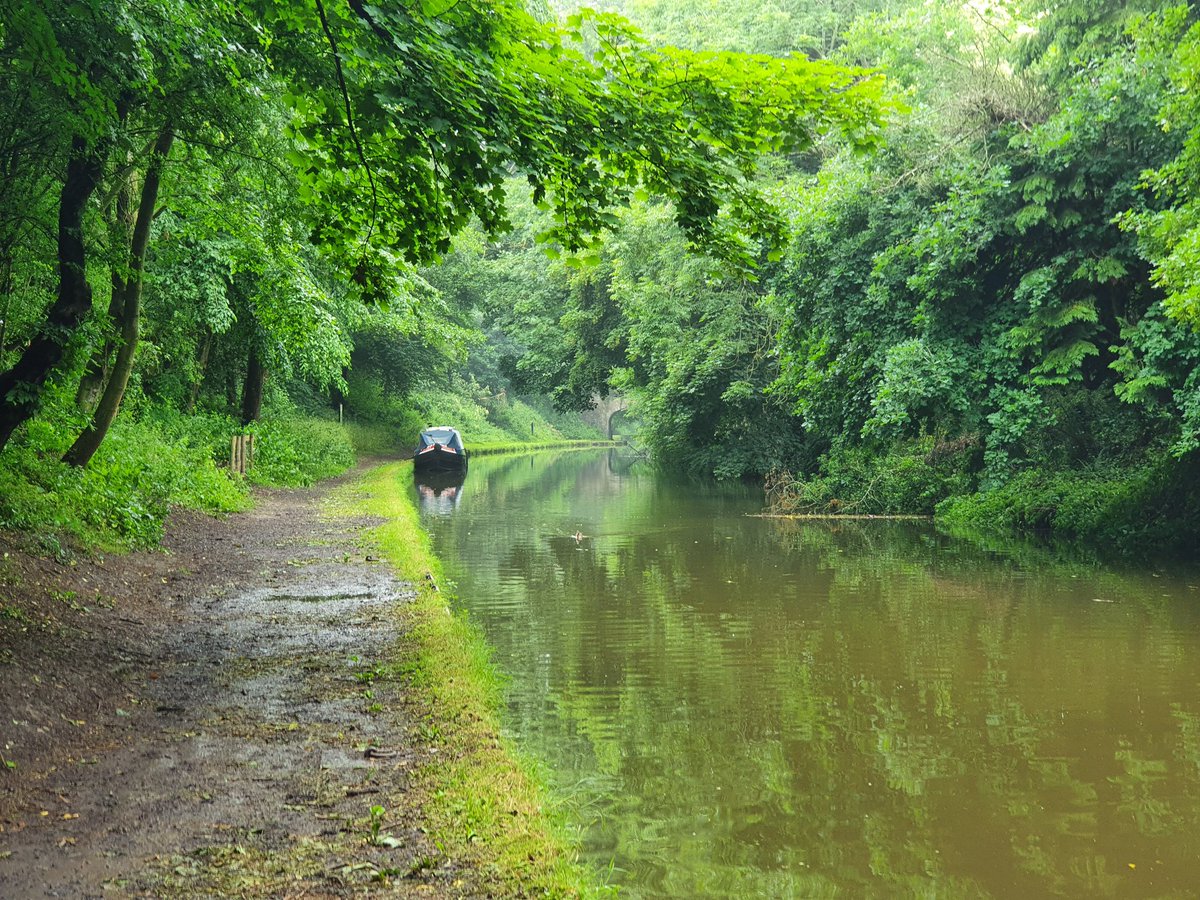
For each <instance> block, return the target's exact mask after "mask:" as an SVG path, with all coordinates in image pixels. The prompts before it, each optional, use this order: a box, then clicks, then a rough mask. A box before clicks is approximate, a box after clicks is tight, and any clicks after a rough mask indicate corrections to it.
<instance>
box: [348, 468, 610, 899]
mask: <svg viewBox="0 0 1200 900" xmlns="http://www.w3.org/2000/svg"><path fill="white" fill-rule="evenodd" d="M411 473H412V469H411V464H410V463H408V462H401V463H394V464H389V465H384V466H380V467H378V468H375V469H373V470H371V471H370V472H369V473H367V475H365V476H364V477H363V478H362V479H360V480H358V481H356V482H355V483H353V484H351V485H350V486H348V487H347V488H345V489H344V490H342V492H341V493H340V497H339V505H340V507H341V508H342V509H343V510H344V511H345V512H346V513H347V514H352V515H362V514H363V513H367V514H369V515H375V516H380V517H382V518H383V519H384V520H385V521H384V523H383V524H382V525H380V526H379V527H378V528H376V529H375V530H374V531H373V532H372V538H373V540H375V541H376V542H377V545H378V547H379V550H380V552H381V553H382V554H383V556H384V558H385V559H387V560H388V562H389V563H391V565H392V567H393V568H394V569H395V571H396V572H397V574H398V575H399V576H400V577H401V578H402V579H404V580H406V581H409V582H411V583H412V584H413V585H414V586H415V587H416V592H417V593H416V597H415V598H414V599H413V600H412V601H411V602H410V603H408V604H406V605H404V606H403V607H402V612H401V617H402V620H403V621H402V622H401V627H400V629H399V630H400V632H401V633H402V634H403V635H404V637H403V638H402V639H401V642H400V645H399V648H398V656H399V658H398V659H397V661H396V663H395V664H394V665H392V666H384V667H383V668H382V669H380V670H379V671H378V672H377V675H378V677H381V678H401V679H403V680H404V681H405V683H406V684H407V685H408V688H409V692H410V700H411V701H412V702H414V703H415V704H416V705H417V706H418V708H419V709H420V710H421V713H422V715H423V721H422V723H421V728H422V732H423V734H424V735H426V737H427V738H428V739H429V740H430V741H432V743H433V744H434V745H435V746H436V747H437V748H438V750H439V751H440V752H439V753H438V754H437V761H436V762H435V763H432V764H430V765H428V766H426V767H425V769H424V770H423V771H421V772H420V773H418V776H417V781H418V785H417V789H418V791H419V792H420V793H421V795H422V796H424V797H425V798H426V801H425V807H424V812H425V814H426V815H425V817H426V824H427V827H428V828H429V829H430V833H431V835H432V836H433V838H434V841H435V843H436V844H437V845H438V846H440V847H444V848H445V850H446V852H447V853H448V854H449V855H451V856H454V857H456V858H462V859H468V860H471V861H472V862H473V863H475V864H476V865H477V866H478V868H479V869H480V870H481V871H483V872H484V873H485V874H487V875H489V876H490V877H491V879H492V880H493V881H494V883H495V884H496V885H497V886H498V887H499V894H500V895H501V896H508V895H512V896H546V897H589V896H603V895H608V893H609V892H608V890H606V889H605V888H604V887H602V885H601V882H600V878H599V875H598V874H597V873H594V872H591V871H589V870H587V869H586V868H585V867H583V866H582V865H581V864H580V863H579V862H578V861H577V858H576V854H575V851H574V849H573V842H572V839H571V836H570V834H569V833H568V831H567V828H566V825H565V821H564V820H563V819H562V818H560V817H559V816H557V815H556V813H555V812H554V806H553V803H552V802H551V798H550V796H549V794H548V793H547V790H546V788H545V786H544V785H543V784H541V783H540V782H539V780H538V778H537V776H536V775H535V774H534V771H533V767H532V766H531V765H529V764H528V763H526V762H524V761H522V759H521V757H520V754H519V753H518V752H517V751H516V749H515V748H514V747H513V745H512V744H511V743H510V742H509V741H507V740H505V739H504V738H502V737H501V734H500V721H499V716H500V712H501V707H502V699H503V698H502V681H501V679H500V676H499V675H498V674H497V673H496V671H495V669H494V668H493V667H492V665H491V662H490V654H489V650H488V648H487V644H486V642H485V640H484V638H483V636H482V634H481V633H480V632H479V631H478V630H477V629H475V628H474V627H473V626H472V625H471V624H470V623H469V622H468V621H467V620H466V618H465V617H464V616H463V614H462V613H456V612H452V611H451V610H450V606H449V604H450V603H451V602H452V596H451V591H452V586H451V585H448V584H447V583H446V582H445V580H444V578H443V576H442V569H441V565H440V563H439V562H438V560H437V558H436V557H435V556H434V554H433V552H432V551H431V549H430V545H429V537H428V535H427V534H426V533H425V532H424V531H423V530H422V528H421V525H420V520H419V516H418V513H417V510H416V507H415V506H414V504H413V502H412V499H411V497H410V496H409V492H408V489H407V486H408V485H409V484H410V483H411V479H412V474H411Z"/></svg>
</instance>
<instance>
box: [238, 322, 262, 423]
mask: <svg viewBox="0 0 1200 900" xmlns="http://www.w3.org/2000/svg"><path fill="white" fill-rule="evenodd" d="M266 381H267V370H266V367H265V366H263V364H262V357H261V356H260V355H259V352H258V341H257V340H251V341H250V357H249V359H248V360H247V361H246V383H245V384H244V385H242V424H243V425H249V424H250V423H251V422H256V421H258V417H259V414H260V413H261V412H262V398H263V386H264V385H265V384H266Z"/></svg>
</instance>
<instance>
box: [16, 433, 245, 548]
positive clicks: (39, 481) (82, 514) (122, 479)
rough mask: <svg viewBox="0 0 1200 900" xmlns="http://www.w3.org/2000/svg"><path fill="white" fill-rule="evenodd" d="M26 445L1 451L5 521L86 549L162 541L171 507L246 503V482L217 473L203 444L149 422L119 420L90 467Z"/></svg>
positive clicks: (214, 508) (218, 508) (215, 508)
mask: <svg viewBox="0 0 1200 900" xmlns="http://www.w3.org/2000/svg"><path fill="white" fill-rule="evenodd" d="M52 449H53V452H51V453H45V454H43V453H40V452H39V451H38V450H37V449H36V448H34V447H32V446H30V445H29V444H28V443H25V444H20V445H15V444H10V445H9V447H8V448H6V450H5V452H4V454H3V455H0V527H5V528H12V529H20V530H23V531H28V532H32V533H36V534H40V535H42V536H43V537H45V538H47V539H50V538H54V539H56V538H55V536H56V535H67V534H69V535H71V536H73V537H74V538H75V539H76V540H78V541H79V542H80V543H82V544H83V545H84V546H86V547H99V548H104V549H120V548H126V547H148V546H152V545H154V544H156V543H158V542H159V541H160V540H161V539H162V528H163V522H164V520H165V519H166V516H167V513H168V512H169V511H170V508H171V506H172V505H180V506H187V507H190V508H193V509H201V510H205V511H207V512H214V513H217V512H231V511H234V510H238V509H243V508H245V507H246V505H247V504H248V502H249V500H248V494H247V492H246V489H245V487H244V486H243V485H241V484H240V483H239V482H237V481H235V480H233V479H231V478H229V476H228V475H226V474H225V473H223V472H220V471H218V470H217V469H216V468H215V467H214V466H213V465H212V463H211V461H210V459H209V456H208V453H207V451H206V450H204V449H198V448H195V447H189V446H187V445H186V444H184V443H179V442H176V441H173V440H171V439H170V438H169V437H168V436H167V435H165V434H164V433H163V432H162V431H160V430H158V429H157V428H155V427H154V426H153V425H152V424H149V423H118V424H116V425H114V426H113V428H112V430H111V431H110V432H109V435H108V437H107V439H106V440H105V442H104V444H103V445H102V446H101V448H100V450H99V451H98V452H97V453H96V455H95V456H94V457H93V458H92V461H91V463H90V464H89V465H88V466H87V467H86V468H84V469H78V468H75V467H74V466H68V465H65V464H63V463H62V462H60V461H59V452H60V451H59V449H58V448H57V447H55V448H52Z"/></svg>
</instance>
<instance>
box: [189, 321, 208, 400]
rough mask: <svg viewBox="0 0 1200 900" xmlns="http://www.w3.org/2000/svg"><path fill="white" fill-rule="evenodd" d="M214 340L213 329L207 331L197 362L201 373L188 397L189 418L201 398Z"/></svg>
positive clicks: (193, 383) (198, 374) (198, 373)
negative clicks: (201, 388)
mask: <svg viewBox="0 0 1200 900" xmlns="http://www.w3.org/2000/svg"><path fill="white" fill-rule="evenodd" d="M212 339H213V335H212V329H211V328H209V329H206V330H205V333H204V343H202V344H201V345H200V358H199V359H197V360H196V367H197V368H198V369H199V370H200V371H199V372H197V373H196V380H195V381H193V382H192V391H191V394H190V395H189V396H188V402H187V409H186V412H187V414H188V415H189V416H190V415H191V414H192V413H194V412H195V411H196V401H197V400H198V399H199V398H200V385H202V384H203V383H204V373H205V372H207V371H208V353H209V350H211V349H212Z"/></svg>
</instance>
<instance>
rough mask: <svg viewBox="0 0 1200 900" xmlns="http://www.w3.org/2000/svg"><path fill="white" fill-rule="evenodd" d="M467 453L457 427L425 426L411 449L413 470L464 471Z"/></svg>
mask: <svg viewBox="0 0 1200 900" xmlns="http://www.w3.org/2000/svg"><path fill="white" fill-rule="evenodd" d="M467 455H468V454H467V451H466V448H465V447H463V442H462V435H461V434H459V433H458V431H457V429H454V428H451V427H450V426H449V425H441V426H438V427H436V428H433V427H430V428H426V429H425V430H424V431H422V432H421V436H420V437H419V438H418V439H417V448H416V449H415V450H414V451H413V471H415V472H465V471H467Z"/></svg>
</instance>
